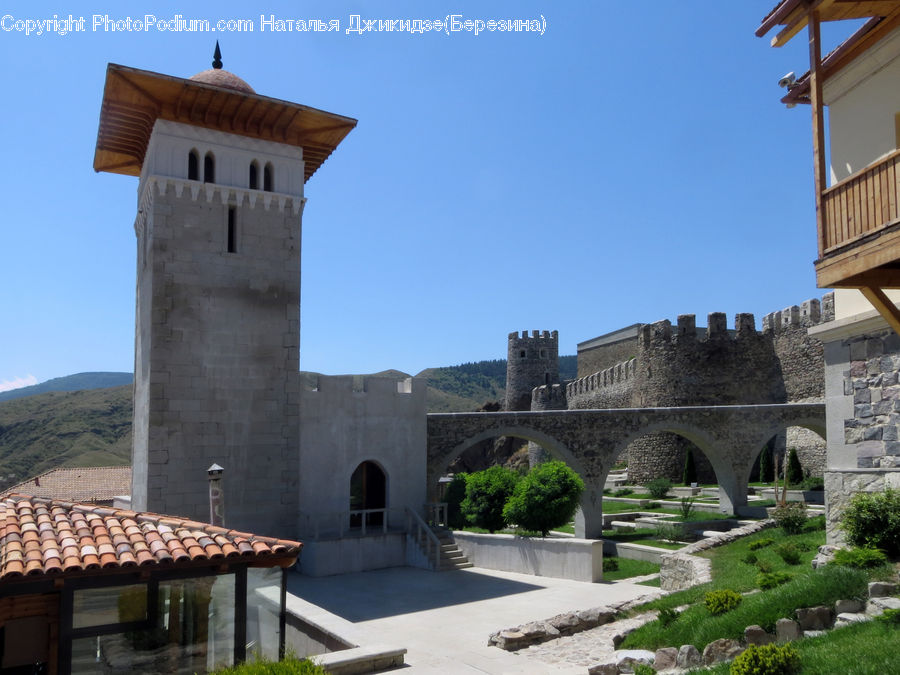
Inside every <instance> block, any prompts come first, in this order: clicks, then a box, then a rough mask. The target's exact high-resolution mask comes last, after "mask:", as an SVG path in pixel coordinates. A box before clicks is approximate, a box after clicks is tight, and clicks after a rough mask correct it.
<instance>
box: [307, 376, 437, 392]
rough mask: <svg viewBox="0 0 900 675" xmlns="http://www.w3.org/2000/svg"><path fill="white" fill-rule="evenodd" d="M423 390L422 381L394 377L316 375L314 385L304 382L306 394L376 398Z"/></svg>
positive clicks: (412, 378)
mask: <svg viewBox="0 0 900 675" xmlns="http://www.w3.org/2000/svg"><path fill="white" fill-rule="evenodd" d="M420 389H423V383H422V380H421V379H419V378H414V377H408V378H406V379H404V380H399V379H395V378H392V377H378V376H364V375H316V376H315V378H314V383H313V382H310V381H309V380H304V381H303V386H302V387H301V390H302V392H303V393H304V394H311V395H315V394H319V393H322V394H356V395H366V394H371V395H375V396H408V395H410V394H413V393H416V394H417V393H419V390H420Z"/></svg>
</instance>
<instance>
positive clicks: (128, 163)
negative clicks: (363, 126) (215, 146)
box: [94, 63, 357, 182]
mask: <svg viewBox="0 0 900 675" xmlns="http://www.w3.org/2000/svg"><path fill="white" fill-rule="evenodd" d="M157 119H164V120H170V121H172V122H181V123H183V124H191V125H193V126H200V127H205V128H207V129H215V130H218V131H224V132H227V133H232V134H238V135H241V136H248V137H250V138H258V139H261V140H265V141H274V142H277V143H286V144H288V145H294V146H297V147H301V148H302V149H303V160H304V162H305V165H306V166H305V172H304V182H306V181H307V180H309V178H310V176H312V175H313V174H314V173H315V172H316V170H317V169H318V168H319V167H320V166H322V163H323V162H324V161H325V160H326V159H328V157H329V156H330V155H331V153H332V152H334V149H335V148H336V147H337V146H338V144H339V143H340V142H341V141H342V140H344V137H345V136H346V135H347V134H348V133H350V131H351V130H352V129H353V128H354V127H355V126H356V122H357V121H356V120H355V119H353V118H351V117H344V116H343V115H336V114H334V113H330V112H325V111H323V110H317V109H316V108H310V107H309V106H305V105H300V104H298V103H291V102H289V101H282V100H280V99H275V98H270V97H268V96H260V95H259V94H252V93H245V92H242V91H236V90H232V89H225V88H223V87H217V86H214V85H211V84H206V83H203V82H197V81H194V80H189V79H184V78H180V77H173V76H171V75H162V74H160V73H154V72H151V71H147V70H139V69H137V68H129V67H127V66H120V65H118V64H115V63H110V64H109V65H108V66H107V69H106V83H105V85H104V87H103V103H102V105H101V108H100V126H99V129H98V131H97V147H96V150H95V153H94V170H95V171H107V172H110V173H119V174H124V175H127V176H139V175H140V173H141V166H142V165H143V163H144V156H145V154H146V152H147V145H148V143H149V141H150V134H151V132H152V131H153V125H154V123H155V122H156V120H157Z"/></svg>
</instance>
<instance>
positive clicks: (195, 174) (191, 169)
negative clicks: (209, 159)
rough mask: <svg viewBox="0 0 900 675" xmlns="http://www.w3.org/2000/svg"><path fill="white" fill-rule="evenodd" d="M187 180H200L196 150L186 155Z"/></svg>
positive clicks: (198, 156) (198, 158)
mask: <svg viewBox="0 0 900 675" xmlns="http://www.w3.org/2000/svg"><path fill="white" fill-rule="evenodd" d="M188 180H200V155H199V154H197V151H196V150H191V151H190V152H189V153H188Z"/></svg>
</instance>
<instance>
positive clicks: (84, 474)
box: [0, 466, 131, 502]
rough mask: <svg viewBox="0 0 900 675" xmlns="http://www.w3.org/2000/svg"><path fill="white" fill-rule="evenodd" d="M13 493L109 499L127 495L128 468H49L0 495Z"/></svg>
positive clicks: (129, 485)
mask: <svg viewBox="0 0 900 675" xmlns="http://www.w3.org/2000/svg"><path fill="white" fill-rule="evenodd" d="M14 493H18V494H28V495H34V496H35V497H47V498H49V499H65V500H67V501H73V502H104V501H106V502H111V501H112V499H113V497H118V496H119V495H128V494H131V467H130V466H92V467H82V468H74V469H67V468H58V469H51V470H50V471H46V472H44V473H42V474H40V475H39V476H35V477H34V478H29V479H28V480H26V481H25V482H24V483H19V484H18V485H14V486H13V487H11V488H8V489H7V490H5V491H4V492H3V494H2V495H0V498H5V497H6V496H7V495H10V494H14Z"/></svg>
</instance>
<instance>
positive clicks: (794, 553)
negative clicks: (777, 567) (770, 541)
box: [775, 541, 801, 565]
mask: <svg viewBox="0 0 900 675" xmlns="http://www.w3.org/2000/svg"><path fill="white" fill-rule="evenodd" d="M775 553H777V554H778V555H780V556H781V559H782V560H784V562H786V563H787V564H788V565H799V564H800V557H801V556H800V549H799V548H798V547H797V546H796V545H795V544H794V543H793V542H790V541H787V542H785V543H783V544H781V545H780V546H776V547H775Z"/></svg>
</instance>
